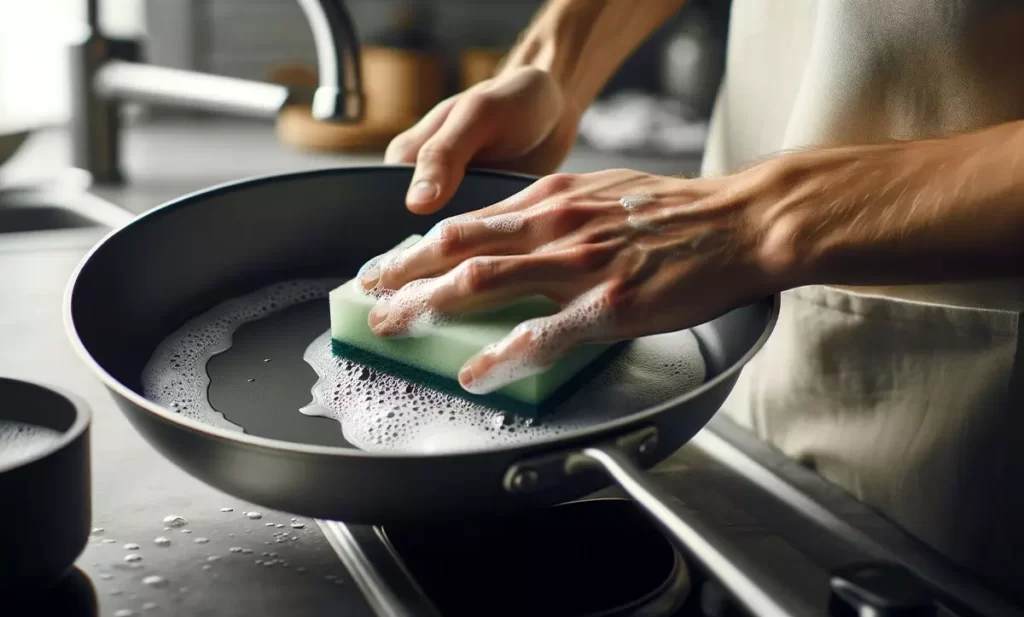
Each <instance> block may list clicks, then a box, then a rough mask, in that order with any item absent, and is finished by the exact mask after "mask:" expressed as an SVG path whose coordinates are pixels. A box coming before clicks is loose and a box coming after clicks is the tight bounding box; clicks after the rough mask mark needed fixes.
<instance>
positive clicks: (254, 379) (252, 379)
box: [246, 377, 256, 383]
mask: <svg viewBox="0 0 1024 617" xmlns="http://www.w3.org/2000/svg"><path fill="white" fill-rule="evenodd" d="M246 381H248V382H249V383H252V382H254V381H256V378H255V377H250V378H249V379H246Z"/></svg>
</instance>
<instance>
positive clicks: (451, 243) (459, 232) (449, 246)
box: [437, 223, 466, 257]
mask: <svg viewBox="0 0 1024 617" xmlns="http://www.w3.org/2000/svg"><path fill="white" fill-rule="evenodd" d="M465 239H466V232H465V230H464V229H463V227H462V225H459V224H458V223H452V224H450V225H445V226H444V228H442V229H441V234H440V237H439V238H438V240H437V252H438V254H439V255H440V256H441V257H452V256H454V255H457V254H458V253H459V251H461V250H462V247H463V245H464V244H465V241H466V240H465Z"/></svg>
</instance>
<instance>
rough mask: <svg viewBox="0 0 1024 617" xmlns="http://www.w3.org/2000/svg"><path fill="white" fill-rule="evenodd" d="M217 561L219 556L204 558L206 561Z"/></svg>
mask: <svg viewBox="0 0 1024 617" xmlns="http://www.w3.org/2000/svg"><path fill="white" fill-rule="evenodd" d="M219 559H220V555H210V556H209V557H207V558H206V561H218V560H219Z"/></svg>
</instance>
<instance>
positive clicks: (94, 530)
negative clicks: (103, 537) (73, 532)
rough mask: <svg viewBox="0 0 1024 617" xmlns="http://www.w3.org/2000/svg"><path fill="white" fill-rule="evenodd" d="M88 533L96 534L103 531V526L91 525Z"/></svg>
mask: <svg viewBox="0 0 1024 617" xmlns="http://www.w3.org/2000/svg"><path fill="white" fill-rule="evenodd" d="M89 533H90V534H92V535H96V534H98V533H103V528H102V527H93V528H92V530H91V531H90V532H89Z"/></svg>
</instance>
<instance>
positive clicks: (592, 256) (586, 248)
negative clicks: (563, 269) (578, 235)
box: [566, 245, 610, 273]
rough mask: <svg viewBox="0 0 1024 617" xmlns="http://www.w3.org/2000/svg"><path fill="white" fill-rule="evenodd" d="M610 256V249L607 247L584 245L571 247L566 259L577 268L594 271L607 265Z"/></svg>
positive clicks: (588, 271)
mask: <svg viewBox="0 0 1024 617" xmlns="http://www.w3.org/2000/svg"><path fill="white" fill-rule="evenodd" d="M609 257H610V256H609V251H608V249H607V248H605V247H602V246H595V245H583V246H578V247H576V248H573V249H571V250H570V251H569V253H568V254H567V255H566V260H567V261H568V262H569V265H570V266H571V267H572V268H574V269H576V270H580V271H583V272H587V273H593V272H595V271H597V270H599V269H601V268H602V267H603V266H605V265H606V264H607V263H608V260H609Z"/></svg>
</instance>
